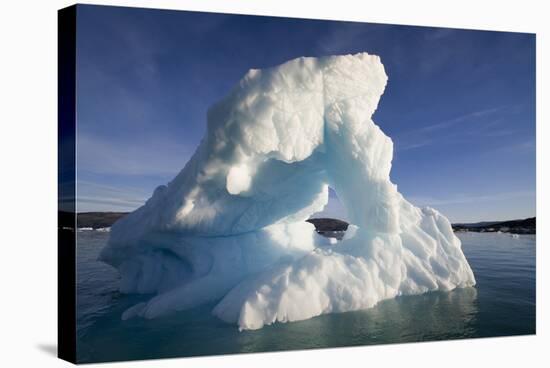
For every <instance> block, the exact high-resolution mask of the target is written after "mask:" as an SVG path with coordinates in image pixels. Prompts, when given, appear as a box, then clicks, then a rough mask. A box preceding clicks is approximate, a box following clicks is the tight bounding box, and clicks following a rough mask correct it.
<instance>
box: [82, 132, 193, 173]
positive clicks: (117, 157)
mask: <svg viewBox="0 0 550 368" xmlns="http://www.w3.org/2000/svg"><path fill="white" fill-rule="evenodd" d="M192 149H194V147H193V148H192ZM192 149H190V148H189V147H187V146H185V145H183V144H178V143H175V142H172V141H170V140H166V139H162V138H158V137H157V138H156V139H155V138H153V139H152V140H150V141H143V140H140V141H137V140H136V141H132V140H126V139H125V140H109V139H106V138H100V137H95V136H92V135H79V136H78V151H77V160H78V162H77V164H78V170H79V171H85V172H91V173H96V174H115V175H142V176H155V175H162V176H166V175H176V174H177V173H178V172H179V171H180V170H181V169H182V168H183V167H184V166H185V164H186V162H187V161H188V160H189V158H190V157H191V154H192Z"/></svg>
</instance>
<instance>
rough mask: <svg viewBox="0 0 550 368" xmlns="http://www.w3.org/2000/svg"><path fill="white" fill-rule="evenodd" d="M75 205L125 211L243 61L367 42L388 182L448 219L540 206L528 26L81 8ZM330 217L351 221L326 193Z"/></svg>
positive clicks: (171, 170) (329, 51)
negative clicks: (378, 64)
mask: <svg viewBox="0 0 550 368" xmlns="http://www.w3.org/2000/svg"><path fill="white" fill-rule="evenodd" d="M77 17H78V23H77V24H78V25H77V27H78V28H77V111H78V113H77V114H78V115H77V124H78V133H77V134H78V137H77V139H78V148H77V149H78V152H77V162H78V211H79V212H83V211H108V210H110V211H128V210H132V209H135V208H137V207H138V206H139V205H141V204H142V203H143V202H144V201H145V200H146V199H147V198H148V197H149V196H150V195H151V194H152V192H153V190H154V188H155V187H156V186H157V185H159V184H165V183H167V182H168V181H170V180H171V179H172V178H173V177H174V176H175V175H176V174H177V173H178V172H179V170H181V169H182V168H183V166H184V165H185V163H186V162H187V160H188V159H189V158H190V156H191V155H192V154H193V152H194V150H195V148H196V147H197V145H198V144H199V142H200V139H201V138H202V136H203V134H204V132H205V123H206V110H207V108H208V106H209V105H211V104H212V103H213V102H215V101H217V100H218V99H220V98H221V97H223V96H224V95H225V94H226V93H227V92H228V91H229V90H230V88H231V87H232V86H233V85H234V84H235V83H237V82H238V81H239V79H240V78H241V77H242V76H243V74H244V73H245V72H246V71H247V70H248V69H250V68H264V67H269V66H274V65H277V64H280V63H282V62H284V61H286V60H289V59H292V58H296V57H300V56H323V55H333V54H348V53H356V52H361V51H367V52H369V53H372V54H377V55H380V57H381V58H382V62H383V63H384V66H385V68H386V73H387V74H388V76H389V81H388V85H387V87H386V91H385V93H384V95H383V96H382V99H381V101H380V105H379V107H378V110H377V112H376V113H375V115H374V121H375V122H376V123H377V124H378V125H379V126H380V127H381V128H382V130H383V131H384V132H385V133H386V134H387V135H389V136H390V137H391V138H392V139H393V141H394V145H395V152H394V160H393V168H392V172H391V178H392V181H393V182H394V183H396V184H397V185H398V188H399V191H400V192H402V193H403V195H404V196H405V197H406V198H407V199H409V200H410V201H411V202H413V203H414V204H417V205H429V206H432V207H434V208H437V209H438V210H440V211H442V212H443V213H444V214H446V215H447V216H448V217H449V218H450V219H451V221H453V222H469V221H481V220H499V219H513V218H514V219H515V218H524V217H530V216H534V215H535V36H534V35H532V34H521V33H510V32H488V31H470V30H455V29H446V28H429V27H409V26H395V25H382V24H366V23H351V22H333V21H317V20H300V19H288V18H274V17H254V16H238V15H224V14H211V13H210V14H209V13H193V12H181V11H165V10H150V9H149V10H148V9H133V8H119V7H99V6H88V5H85V6H82V5H80V6H79V7H78V13H77ZM331 197H332V199H333V200H331V203H330V204H329V206H328V208H327V210H326V214H327V215H333V216H336V217H345V214H344V213H343V212H342V211H343V210H342V209H341V207H340V206H339V205H338V202H337V200H334V197H335V195H334V193H332V194H331Z"/></svg>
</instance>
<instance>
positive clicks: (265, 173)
mask: <svg viewBox="0 0 550 368" xmlns="http://www.w3.org/2000/svg"><path fill="white" fill-rule="evenodd" d="M386 81H387V76H386V74H385V72H384V67H383V65H382V63H381V62H380V58H379V57H378V56H375V55H368V54H367V53H361V54H357V55H346V56H330V57H324V58H299V59H295V60H291V61H288V62H286V63H284V64H282V65H280V66H278V67H275V68H271V69H264V70H250V71H249V72H248V73H247V74H246V75H245V76H244V78H243V79H242V80H241V81H240V83H239V84H238V85H237V86H235V87H234V88H233V90H232V91H231V92H230V93H229V95H228V96H227V97H225V98H224V99H223V100H221V101H220V102H218V103H216V104H215V105H214V106H212V107H211V108H210V110H209V111H208V129H207V133H206V136H205V137H204V139H203V140H202V142H201V144H200V146H199V147H198V149H197V151H196V152H195V154H194V155H193V157H192V158H191V160H190V161H189V162H188V163H187V165H186V166H185V167H184V169H183V170H182V171H181V172H180V173H179V174H178V175H177V176H176V178H175V179H174V180H173V181H172V182H170V183H169V184H168V185H167V186H160V187H158V188H157V189H156V190H155V193H154V194H153V196H152V197H151V198H150V199H149V200H148V201H147V203H146V204H145V205H144V206H143V207H141V208H139V209H138V210H136V211H134V212H133V213H131V214H129V215H128V216H126V217H124V218H122V219H121V220H119V221H118V222H117V223H116V224H115V225H114V226H113V227H112V231H111V234H110V240H109V243H108V245H107V246H106V247H105V249H103V251H102V254H101V259H102V260H104V261H105V262H107V263H109V264H111V265H113V266H114V267H116V268H118V270H119V272H120V275H121V286H120V289H121V291H122V292H125V293H154V294H156V296H154V297H153V298H152V299H151V300H150V301H148V302H146V303H142V304H138V305H136V306H134V307H132V308H130V309H128V310H127V311H126V312H125V313H124V315H123V318H130V317H133V316H142V317H145V318H154V317H157V316H160V315H163V314H165V313H169V312H173V311H178V310H185V309H188V308H192V307H195V306H197V305H200V304H203V303H206V302H217V305H216V307H215V308H214V310H213V313H214V314H215V315H216V316H218V317H219V318H221V319H222V320H224V321H227V322H230V323H235V324H238V326H239V328H241V329H257V328H261V327H262V326H264V325H266V324H271V323H274V322H277V321H280V322H286V321H296V320H303V319H307V318H311V317H313V316H317V315H320V314H325V313H334V312H345V311H352V310H358V309H364V308H369V307H372V306H373V305H375V304H376V303H378V302H379V301H380V300H383V299H387V298H393V297H395V296H397V295H402V294H418V293H424V292H427V291H430V290H438V289H439V290H451V289H453V288H455V287H465V286H471V285H474V284H475V280H474V275H473V273H472V270H471V269H470V266H469V265H468V262H467V260H466V258H465V257H464V254H463V253H462V250H461V244H460V240H459V239H458V238H457V237H456V236H455V235H454V234H453V231H452V229H451V225H450V223H449V221H448V220H447V219H446V218H445V217H444V216H443V215H441V214H440V213H438V212H437V211H435V210H434V209H430V208H424V209H419V208H416V207H414V206H413V205H411V204H410V203H409V202H407V201H406V200H405V199H404V198H403V197H402V196H401V194H399V192H398V191H397V187H396V186H395V185H394V184H393V183H392V182H391V181H390V178H389V174H390V169H391V160H392V154H393V143H392V141H391V139H390V138H389V137H387V136H386V135H385V134H384V133H383V132H382V131H381V130H380V128H379V127H378V126H377V125H375V124H374V122H373V121H372V120H371V117H372V114H373V113H374V111H375V110H376V107H377V105H378V101H379V98H380V96H381V95H382V93H383V91H384V88H385V86H386ZM329 186H330V187H332V188H333V189H335V190H336V191H337V193H338V197H339V198H340V200H341V201H342V203H343V205H344V206H345V208H346V210H347V212H348V218H349V220H351V223H352V225H350V227H349V228H348V230H347V232H346V234H345V236H344V238H343V240H341V241H338V242H336V244H333V243H334V240H332V241H331V240H327V239H326V238H321V237H320V236H319V235H317V234H316V233H315V229H314V226H313V225H312V224H310V223H307V222H305V220H306V219H308V218H309V216H310V215H312V214H313V213H315V212H318V211H320V210H322V209H323V207H324V206H325V205H326V204H327V201H328V187H329Z"/></svg>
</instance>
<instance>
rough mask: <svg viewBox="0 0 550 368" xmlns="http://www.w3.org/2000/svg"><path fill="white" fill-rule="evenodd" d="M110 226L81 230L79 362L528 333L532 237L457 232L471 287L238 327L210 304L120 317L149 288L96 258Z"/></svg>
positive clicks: (530, 328) (531, 312) (532, 284)
mask: <svg viewBox="0 0 550 368" xmlns="http://www.w3.org/2000/svg"><path fill="white" fill-rule="evenodd" d="M108 236H109V234H108V233H104V232H97V231H86V232H79V233H78V262H77V321H78V326H77V340H78V348H77V351H78V361H79V362H98V361H109V360H131V359H147V358H164V357H178V356H196V355H211V354H224V353H240V352H260V351H277V350H292V349H309V348H323V347H338V346H356V345H371V344H387V343H403V342H415V341H429V340H446V339H460V338H472V337H489V336H504V335H524V334H533V333H535V239H536V238H535V236H534V235H522V236H520V237H519V238H513V237H512V236H510V235H509V234H497V233H492V234H479V233H460V234H458V236H459V237H460V239H461V240H462V248H463V250H464V253H465V254H466V257H467V258H468V261H469V262H470V265H471V266H472V269H473V270H474V274H475V276H476V280H477V285H476V287H475V288H465V289H456V290H454V291H451V292H432V293H427V294H423V295H415V296H403V297H398V298H395V299H391V300H386V301H383V302H381V303H379V304H378V305H377V306H375V307H374V308H371V309H368V310H365V311H358V312H348V313H341V314H329V315H324V316H319V317H316V318H312V319H310V320H307V321H300V322H293V323H286V324H282V323H278V324H275V325H272V326H267V327H264V328H262V329H260V330H257V331H243V332H239V331H238V330H237V328H236V326H233V325H228V324H225V323H223V322H221V321H220V320H218V319H217V318H215V317H213V316H212V315H211V314H210V311H211V310H212V307H213V305H206V306H203V307H200V308H196V309H193V310H190V311H185V312H180V313H177V314H174V315H171V316H168V317H163V318H158V319H155V320H145V319H132V320H128V321H122V320H121V319H120V315H121V314H122V312H123V311H124V310H125V309H126V308H128V307H130V306H132V305H134V304H135V303H137V302H138V301H140V300H146V299H148V298H149V297H150V296H128V295H123V294H120V293H119V292H118V274H117V272H116V271H115V270H114V269H113V268H111V267H109V266H107V265H105V264H103V263H101V262H97V261H96V259H97V256H98V254H99V251H100V250H101V248H102V247H103V245H104V244H105V242H106V241H107V239H108Z"/></svg>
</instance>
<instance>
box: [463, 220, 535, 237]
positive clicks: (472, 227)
mask: <svg viewBox="0 0 550 368" xmlns="http://www.w3.org/2000/svg"><path fill="white" fill-rule="evenodd" d="M453 230H454V231H475V232H482V233H484V232H489V233H490V232H497V231H500V232H503V233H514V234H536V233H537V218H536V217H530V218H526V219H524V220H511V221H493V222H487V221H485V222H477V223H473V224H453Z"/></svg>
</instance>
